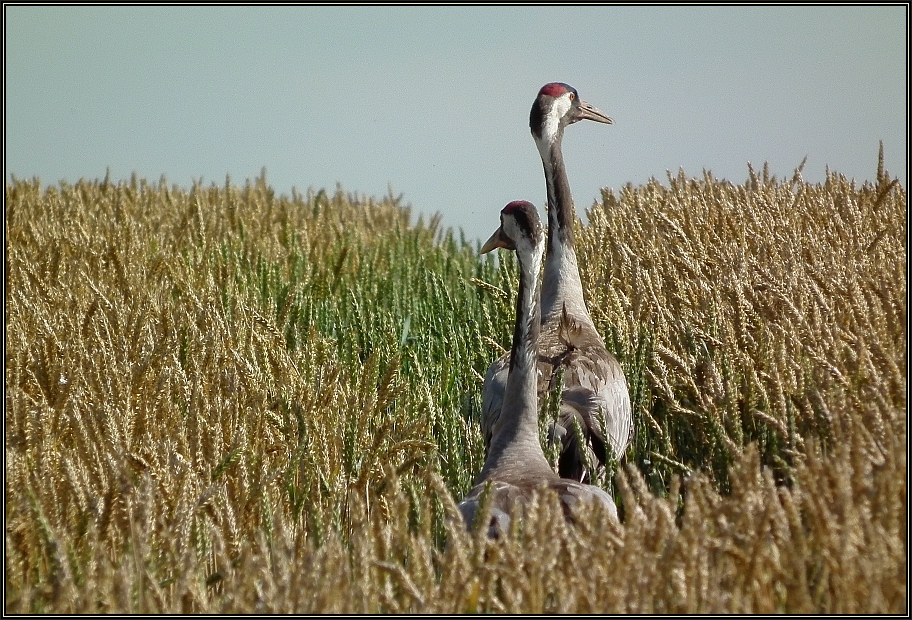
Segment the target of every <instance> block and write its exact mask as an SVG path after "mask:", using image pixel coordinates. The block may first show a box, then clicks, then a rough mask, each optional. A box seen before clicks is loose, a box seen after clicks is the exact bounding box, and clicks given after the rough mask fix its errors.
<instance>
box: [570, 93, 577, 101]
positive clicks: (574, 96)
mask: <svg viewBox="0 0 912 620" xmlns="http://www.w3.org/2000/svg"><path fill="white" fill-rule="evenodd" d="M574 99H576V94H575V93H570V101H573V100H574Z"/></svg>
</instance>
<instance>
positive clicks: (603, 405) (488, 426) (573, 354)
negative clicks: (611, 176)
mask: <svg viewBox="0 0 912 620" xmlns="http://www.w3.org/2000/svg"><path fill="white" fill-rule="evenodd" d="M581 120H591V121H595V122H598V123H606V124H611V123H613V122H614V121H612V119H611V118H610V117H609V116H608V115H606V114H605V113H604V112H601V111H600V110H598V109H597V108H595V107H594V106H592V105H591V104H589V103H587V102H585V101H583V100H582V99H580V97H579V93H578V92H577V90H576V89H575V88H573V87H572V86H570V85H568V84H564V83H563V82H551V83H549V84H545V85H544V86H543V87H542V88H541V90H539V92H538V96H537V97H536V98H535V102H534V103H533V104H532V109H531V111H530V113H529V128H530V130H531V132H532V138H533V140H534V141H535V145H536V146H537V147H538V152H539V155H541V160H542V165H543V166H544V171H545V181H546V185H547V196H548V239H547V256H546V258H545V263H544V275H543V277H542V290H541V323H542V324H541V336H540V339H539V358H538V360H539V361H538V369H539V372H540V379H539V386H538V388H539V392H538V393H539V396H540V397H541V398H544V396H545V395H547V394H548V393H550V392H551V390H553V389H555V387H556V386H557V385H558V384H561V385H562V391H561V395H560V405H559V412H558V415H557V420H556V421H555V422H554V423H553V425H552V426H551V430H550V432H549V435H550V440H551V442H552V443H557V442H558V441H560V444H561V446H560V455H559V457H558V467H557V470H558V473H559V474H560V476H561V477H563V478H571V479H573V480H578V481H581V482H586V481H588V480H589V478H590V474H589V471H590V468H592V469H594V470H598V469H600V468H604V466H605V464H606V463H607V462H608V459H609V452H608V450H609V449H610V450H611V452H612V453H613V454H612V455H610V456H613V458H615V459H616V460H617V461H621V460H623V458H624V453H625V452H626V450H627V445H628V443H629V441H630V433H631V427H632V417H631V412H630V395H629V392H628V391H627V381H626V378H625V377H624V371H623V369H622V368H621V365H620V364H619V363H618V361H617V359H615V357H614V356H613V355H612V354H611V353H609V352H608V350H607V349H606V348H605V342H604V340H603V339H602V337H601V336H600V335H599V333H598V331H597V330H596V329H595V325H594V323H593V322H592V317H591V316H590V315H589V311H588V309H587V307H586V302H585V299H584V298H583V285H582V281H581V280H580V274H579V266H578V262H577V256H576V248H575V243H574V235H573V224H574V219H575V217H576V212H575V210H574V206H573V197H572V196H571V193H570V183H569V181H568V180H567V169H566V167H565V166H564V158H563V154H562V153H561V141H562V139H563V135H564V128H565V127H566V126H567V125H571V124H573V123H576V122H578V121H581ZM510 358H511V354H510V353H507V354H505V355H503V356H502V357H501V358H499V359H498V360H496V361H495V362H494V363H493V364H491V365H490V367H489V368H488V370H487V372H486V373H485V378H484V386H483V388H482V412H481V430H482V435H483V438H484V442H485V446H486V447H487V446H490V444H491V441H492V438H493V432H494V429H495V428H496V426H497V424H498V420H499V418H500V416H501V415H502V412H501V410H502V406H503V400H504V392H505V388H506V383H507V378H508V371H509V365H510Z"/></svg>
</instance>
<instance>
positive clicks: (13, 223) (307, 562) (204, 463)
mask: <svg viewBox="0 0 912 620" xmlns="http://www.w3.org/2000/svg"><path fill="white" fill-rule="evenodd" d="M502 207H503V205H499V204H491V205H490V224H491V231H493V230H494V229H495V228H496V227H497V224H498V213H499V211H500V209H501V208H502ZM539 211H540V213H542V215H544V209H543V207H542V206H540V205H539ZM586 215H587V219H588V223H587V224H586V225H583V223H582V222H580V221H578V222H577V231H576V234H577V244H578V252H579V256H580V265H581V277H582V280H583V285H584V289H585V291H586V301H587V304H588V306H589V309H590V312H591V314H592V316H593V320H594V321H595V324H596V327H597V329H598V330H599V332H600V333H601V334H602V336H603V337H604V338H605V341H606V344H607V346H608V349H609V350H610V351H611V352H612V353H613V354H614V355H615V356H616V357H617V358H618V360H619V361H620V363H621V364H622V366H623V368H624V372H625V374H626V377H627V382H628V386H629V390H630V396H631V404H632V406H633V412H634V426H635V434H634V439H633V441H632V442H631V445H630V447H629V449H628V451H627V453H626V454H625V455H623V459H622V460H621V462H620V463H615V464H613V465H612V466H611V467H610V468H609V469H608V470H607V471H604V472H601V474H600V475H599V476H597V477H596V481H597V484H599V485H600V486H602V487H603V488H605V489H606V490H608V491H609V492H610V493H611V494H612V495H613V496H614V497H615V498H616V500H617V502H618V505H619V512H620V515H621V523H613V522H604V521H602V520H601V517H600V516H599V515H598V514H593V515H590V516H591V518H588V519H583V520H581V522H580V523H579V524H578V525H577V526H576V527H571V526H567V525H566V524H565V523H564V522H563V519H562V518H561V517H560V512H559V508H556V507H555V505H554V503H553V502H552V501H550V500H549V498H547V497H542V498H541V501H540V502H539V503H537V504H536V505H534V506H533V507H532V509H531V510H530V514H529V515H528V517H527V518H526V519H525V520H524V521H523V523H522V525H521V526H518V527H517V528H516V530H515V531H513V532H511V534H510V536H508V537H506V538H505V539H504V540H500V541H490V540H487V539H485V538H484V537H482V536H478V535H470V534H467V533H466V532H465V531H463V528H462V527H460V525H459V522H458V519H456V518H455V516H456V513H455V502H458V501H459V500H460V499H461V498H462V496H463V495H464V494H465V493H466V492H467V491H468V489H469V488H470V487H471V483H472V480H473V479H474V476H475V475H476V474H477V473H478V471H479V470H480V469H481V465H482V464H483V460H484V452H483V444H482V439H481V435H480V430H479V427H478V417H479V411H480V406H481V402H480V399H481V384H482V376H483V374H484V372H485V369H486V368H487V365H488V364H490V363H491V362H492V361H493V360H494V359H496V357H497V356H499V355H500V354H501V353H502V352H503V351H504V350H506V349H508V348H509V345H510V338H511V337H512V332H513V328H512V326H513V319H514V317H513V311H514V310H513V299H514V296H515V294H516V281H517V274H516V263H515V260H514V258H513V257H512V255H511V254H509V253H503V254H501V255H500V256H499V258H498V260H493V259H491V258H490V257H480V256H478V254H477V251H478V246H479V242H478V241H475V240H471V241H470V240H466V239H465V238H464V235H461V234H460V233H459V232H454V231H453V230H450V229H448V230H443V229H441V227H440V217H439V215H438V216H431V217H427V216H419V217H418V218H417V219H416V220H415V221H413V218H412V213H411V209H410V208H409V207H407V206H405V205H403V204H402V199H401V197H396V196H393V195H388V196H385V197H380V198H375V197H369V196H360V195H358V194H352V193H346V192H344V191H342V189H341V188H338V187H337V188H336V190H335V192H334V193H332V192H329V191H327V190H312V191H308V192H307V193H306V194H301V193H298V192H293V193H292V195H290V196H288V195H277V194H276V193H275V192H274V191H273V190H272V188H270V187H269V185H268V184H267V182H266V178H265V171H263V173H262V174H261V176H260V177H259V178H257V179H254V180H252V181H248V182H246V183H245V184H243V185H235V184H233V183H232V182H231V180H230V179H226V181H225V183H224V184H222V185H216V184H210V185H207V186H203V185H202V184H194V185H193V186H192V187H189V188H182V187H178V186H174V185H171V186H169V185H168V183H167V182H166V180H165V179H164V178H161V179H160V180H159V181H157V182H149V181H147V180H145V179H139V178H137V177H136V176H134V177H132V178H131V179H129V180H125V181H120V182H112V181H110V179H107V178H105V179H100V180H94V181H85V180H81V181H78V182H76V183H73V184H69V183H65V182H61V183H59V184H58V185H56V186H48V187H44V186H42V184H41V182H40V181H39V180H38V179H32V180H21V179H12V180H11V181H10V182H7V184H6V235H7V237H6V238H7V252H6V265H5V267H6V274H7V295H6V311H7V315H6V358H5V379H6V407H5V411H6V433H5V440H6V496H5V500H6V502H5V506H6V512H5V523H6V532H5V534H6V538H5V549H6V555H5V562H6V564H5V569H6V571H5V573H6V584H5V585H6V608H5V611H6V613H67V614H70V613H340V612H347V613H406V612H408V613H467V612H468V613H474V612H486V613H490V612H494V613H905V612H906V611H907V599H906V596H907V595H906V590H907V585H906V570H907V559H906V558H907V554H906V544H907V543H906V532H907V524H906V517H907V515H906V513H907V487H906V467H907V465H906V454H907V448H906V442H907V438H906V408H907V396H906V385H907V333H906V324H907V314H906V274H907V265H908V263H907V261H908V255H907V228H906V226H907V223H906V189H905V188H904V187H902V185H901V184H900V183H899V182H898V181H897V180H896V179H892V178H890V176H889V174H888V173H887V172H886V171H885V170H884V166H883V154H882V152H881V156H880V159H879V161H878V162H877V168H876V172H875V175H874V180H873V181H865V182H862V183H856V182H854V181H850V180H848V179H846V178H845V177H844V176H842V175H840V174H838V173H836V172H831V173H828V176H827V179H826V181H825V182H823V183H816V184H810V183H806V182H804V181H803V180H802V178H801V169H800V168H799V169H798V170H796V171H795V173H794V175H793V176H792V177H791V178H788V179H776V178H775V177H771V176H770V175H769V173H768V171H767V170H765V169H761V170H759V171H758V170H754V169H752V168H748V180H747V181H746V182H744V183H741V184H734V183H731V182H728V181H726V180H724V179H715V178H714V177H713V176H712V175H711V174H710V173H708V172H704V174H703V175H702V176H701V177H688V176H686V175H685V174H684V173H683V172H680V173H678V174H677V175H671V174H669V176H668V178H667V179H665V180H663V181H661V182H660V181H659V180H656V179H653V180H651V181H650V182H649V183H646V184H644V185H642V186H633V185H627V186H625V187H623V188H621V189H620V190H619V191H617V192H614V191H611V190H604V191H603V193H602V196H601V200H600V201H598V202H596V203H594V204H592V205H591V206H590V207H589V208H588V209H587V211H586ZM552 409H553V408H551V409H549V407H548V406H547V404H546V403H543V404H542V417H541V429H542V441H543V445H544V444H545V443H546V442H545V434H546V431H545V429H546V427H547V423H548V417H549V416H550V415H553V413H554V412H553V410H552ZM545 448H546V450H547V453H548V454H549V457H550V458H551V459H552V462H553V459H554V457H555V455H554V454H553V451H550V450H548V447H547V445H545Z"/></svg>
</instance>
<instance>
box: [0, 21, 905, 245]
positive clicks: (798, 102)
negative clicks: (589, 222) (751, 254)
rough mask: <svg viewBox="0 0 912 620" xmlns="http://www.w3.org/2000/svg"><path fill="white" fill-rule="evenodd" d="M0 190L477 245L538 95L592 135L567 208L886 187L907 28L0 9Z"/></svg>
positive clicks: (578, 160) (524, 151)
mask: <svg viewBox="0 0 912 620" xmlns="http://www.w3.org/2000/svg"><path fill="white" fill-rule="evenodd" d="M4 11H5V27H6V32H5V44H6V54H5V58H6V91H5V93H6V98H5V102H6V118H5V135H6V144H5V151H6V160H5V176H6V179H7V181H9V179H10V178H11V175H15V176H17V177H26V178H31V177H33V176H38V177H40V178H41V179H42V181H43V182H45V183H47V184H55V183H57V181H58V180H61V179H66V180H67V181H69V182H73V181H76V180H78V179H79V178H80V177H85V178H90V179H95V178H102V177H104V175H105V170H106V169H107V168H110V169H111V174H112V177H113V178H114V179H115V180H120V179H127V178H129V176H130V174H131V173H133V172H136V173H137V174H138V175H139V176H141V177H146V178H147V179H150V180H155V181H157V180H158V179H159V177H160V176H161V175H165V177H166V178H167V179H168V181H169V182H171V183H177V184H179V185H182V186H185V187H188V186H189V185H190V184H191V183H192V181H193V180H194V179H200V178H201V179H202V180H203V181H204V182H205V183H206V184H207V185H208V184H209V183H210V182H215V183H217V184H220V185H221V184H223V183H224V180H225V175H226V174H230V175H231V177H232V179H233V180H234V181H235V182H236V183H243V182H244V181H245V180H246V179H248V178H253V177H256V176H257V175H259V173H260V169H261V168H263V167H265V168H266V170H267V181H268V182H269V183H270V184H271V185H272V186H273V187H274V188H275V189H276V190H277V191H278V192H280V193H286V194H287V193H290V191H291V188H292V187H293V186H294V187H297V188H298V189H299V190H301V191H302V192H303V191H306V190H307V189H308V188H314V189H319V188H323V187H325V188H327V189H328V190H330V191H333V190H334V189H335V187H336V184H337V183H341V185H342V187H343V189H345V190H346V191H351V192H358V193H359V194H362V195H373V196H378V197H379V196H383V195H385V194H386V193H387V190H388V187H390V186H391V187H392V189H393V191H394V193H396V194H399V193H402V194H404V199H405V201H406V202H407V203H410V204H411V205H412V206H413V209H414V211H415V212H422V213H427V214H430V213H434V212H440V213H442V214H443V218H444V219H443V222H444V225H446V226H451V227H454V228H458V227H462V228H463V229H464V230H465V232H466V234H467V235H468V236H469V237H487V235H488V234H489V233H490V232H491V231H493V229H494V228H496V226H497V223H498V212H499V210H500V209H501V207H503V205H504V204H506V203H507V202H509V201H511V200H515V199H526V200H531V201H532V202H534V203H535V204H537V205H538V206H539V208H540V210H541V212H542V214H543V215H544V207H543V204H544V195H545V184H544V177H543V174H542V168H541V162H540V160H539V156H538V152H537V150H536V149H535V146H534V144H533V142H532V138H531V136H530V134H529V128H528V115H529V108H530V107H531V105H532V101H533V99H534V98H535V95H536V93H537V92H538V89H539V88H540V87H541V86H542V85H543V84H545V83H546V82H551V81H562V82H567V83H569V84H571V85H573V86H575V87H576V88H577V89H578V91H579V93H580V96H581V97H582V98H583V99H585V100H586V101H589V102H590V103H592V104H593V105H595V106H596V107H598V108H600V109H601V110H603V111H604V112H606V113H608V114H609V115H610V116H612V117H613V118H614V121H615V124H614V125H611V126H607V125H600V124H596V123H587V122H583V123H579V124H577V125H574V126H572V127H570V128H568V129H567V133H566V135H565V138H564V155H565V158H566V160H567V167H568V173H569V177H570V184H571V187H572V189H573V196H574V199H575V201H576V205H577V210H578V211H579V212H580V214H581V215H582V214H583V212H584V210H585V209H586V208H587V207H589V206H590V205H591V204H592V202H593V201H594V200H595V199H597V198H598V196H599V190H600V188H601V187H612V188H615V189H620V188H621V187H622V186H623V185H625V184H626V183H634V184H642V183H644V182H645V181H647V180H648V179H649V178H650V177H657V178H658V179H660V180H663V181H664V180H665V178H666V174H665V171H666V170H671V171H673V172H676V171H677V170H678V169H679V168H683V169H684V171H685V172H686V173H687V174H688V175H690V176H701V175H702V171H703V169H709V170H712V172H713V174H714V175H715V176H716V177H719V178H726V179H729V180H731V181H733V182H736V183H740V182H743V181H744V180H745V179H746V178H747V162H751V163H752V164H753V165H754V166H755V168H757V169H759V168H760V167H762V165H763V162H765V161H768V162H769V165H770V168H771V170H772V172H773V173H774V174H776V175H777V176H779V177H780V178H781V177H785V176H791V174H792V172H793V170H794V168H795V167H796V166H797V165H798V164H799V163H800V162H801V160H802V158H804V157H805V156H807V158H808V161H807V165H806V167H805V170H804V178H805V179H806V180H808V181H811V182H819V181H821V180H822V179H823V177H824V171H825V167H826V166H827V165H828V166H829V167H830V169H831V170H833V171H837V172H841V173H843V174H845V175H846V176H848V177H853V178H855V179H856V180H858V181H864V180H870V179H873V178H874V176H875V172H876V164H877V149H878V142H879V141H880V140H883V142H884V150H885V154H886V166H887V169H888V170H889V171H890V172H891V173H892V174H893V175H894V176H898V177H899V178H900V180H901V181H902V183H903V185H905V184H906V181H907V166H908V163H907V154H906V151H907V146H908V145H907V131H908V127H907V120H908V99H907V94H906V93H907V88H908V66H907V60H906V58H907V52H908V49H907V35H908V31H907V19H908V15H907V7H906V6H905V5H894V6H879V7H877V6H866V7H860V6H859V7H822V8H817V7H771V8H764V7H748V8H728V7H676V8H671V7H658V8H651V7H526V8H508V7H482V8H478V7H420V8H410V7H379V8H372V7H355V8H340V7H268V8H257V7H220V8H203V7H161V8H160V7H115V8H108V7H60V6H53V7H22V6H14V7H10V6H6V7H4Z"/></svg>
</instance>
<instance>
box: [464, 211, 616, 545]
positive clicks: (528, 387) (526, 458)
mask: <svg viewBox="0 0 912 620" xmlns="http://www.w3.org/2000/svg"><path fill="white" fill-rule="evenodd" d="M542 237H543V234H542V228H541V223H540V221H539V219H538V212H537V211H536V209H535V207H534V206H533V205H532V204H530V203H528V202H524V201H516V202H511V203H510V204H508V205H507V206H506V207H504V209H503V211H502V212H501V226H500V228H498V229H497V231H496V232H495V233H494V234H493V235H492V236H491V238H490V239H489V240H488V242H487V243H486V244H485V245H484V247H483V248H482V253H484V252H488V251H491V250H492V249H494V248H496V247H503V248H507V249H511V250H516V254H517V258H518V260H519V266H520V279H519V291H518V293H517V298H516V325H515V329H514V332H513V346H512V349H511V355H510V361H509V362H507V366H506V373H505V377H504V389H503V391H502V392H501V399H500V407H499V409H498V412H499V415H498V417H497V419H495V420H492V425H491V428H490V437H489V438H488V444H489V445H488V452H487V456H486V459H485V464H484V467H483V468H482V470H481V473H480V474H479V475H478V477H477V478H476V479H475V483H474V485H473V488H472V490H471V491H470V492H469V493H468V495H466V497H465V499H463V500H462V502H460V504H459V510H460V512H461V513H462V515H463V519H464V520H465V522H466V524H467V526H469V527H471V526H472V525H473V523H474V521H475V517H476V513H477V512H478V509H479V507H480V506H481V505H482V503H483V499H484V498H485V494H486V493H487V494H488V500H486V501H490V502H491V503H490V505H491V513H490V514H491V519H490V521H489V522H488V524H487V527H488V532H489V534H491V535H498V533H500V532H503V531H505V530H506V529H507V528H508V527H509V524H510V517H511V515H514V514H516V511H517V510H521V508H522V506H524V505H525V504H526V503H527V502H528V501H529V499H530V498H531V497H532V495H533V494H534V493H536V492H539V491H541V490H542V489H550V490H551V491H552V492H556V493H557V496H558V498H559V499H560V502H561V506H562V507H563V509H564V514H565V516H566V517H567V518H568V519H570V520H572V519H573V518H574V515H575V513H576V510H577V508H578V507H579V505H580V504H581V503H584V502H597V503H598V504H601V505H602V506H604V508H605V509H606V510H608V511H609V512H610V514H612V515H613V516H614V517H615V518H617V508H616V507H615V505H614V501H613V500H612V498H611V496H610V495H608V494H607V493H606V492H605V491H603V490H602V489H599V488H598V487H594V486H590V485H586V484H580V483H578V482H575V481H571V480H566V479H562V478H560V477H559V476H558V475H557V474H555V473H554V471H553V470H552V469H551V466H550V465H549V464H548V461H547V460H546V459H545V454H544V452H542V448H541V443H540V442H539V439H538V377H537V375H538V370H537V367H538V339H539V335H540V333H541V331H542V325H541V322H540V317H539V308H540V289H539V286H538V275H539V271H540V268H541V262H542V255H543V253H544V243H543V238H542Z"/></svg>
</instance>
